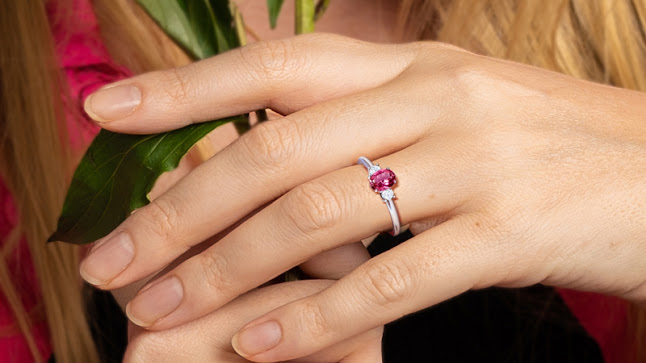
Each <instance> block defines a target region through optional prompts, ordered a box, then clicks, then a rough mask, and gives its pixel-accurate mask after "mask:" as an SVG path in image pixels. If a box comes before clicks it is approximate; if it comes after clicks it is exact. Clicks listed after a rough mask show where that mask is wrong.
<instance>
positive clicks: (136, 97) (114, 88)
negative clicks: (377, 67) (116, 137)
mask: <svg viewBox="0 0 646 363" xmlns="http://www.w3.org/2000/svg"><path fill="white" fill-rule="evenodd" d="M141 99H142V93H141V90H140V89H139V87H137V85H135V84H117V85H110V86H108V87H105V88H101V89H99V90H98V91H96V92H94V93H92V94H91V95H89V96H88V97H87V98H86V99H85V102H84V104H83V109H84V110H85V112H86V113H87V115H88V116H90V118H92V119H93V120H94V121H97V122H99V123H105V122H111V121H116V120H120V119H123V118H125V117H127V116H129V115H130V114H132V113H133V112H134V111H135V110H136V109H137V108H138V107H139V105H140V104H141Z"/></svg>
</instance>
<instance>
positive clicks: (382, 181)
mask: <svg viewBox="0 0 646 363" xmlns="http://www.w3.org/2000/svg"><path fill="white" fill-rule="evenodd" d="M395 181H397V177H396V176H395V173H393V172H392V171H391V170H388V169H381V170H379V171H377V172H375V173H374V174H372V176H371V177H370V187H372V189H375V190H376V191H378V192H383V191H384V190H386V189H388V188H392V187H393V186H394V185H395Z"/></svg>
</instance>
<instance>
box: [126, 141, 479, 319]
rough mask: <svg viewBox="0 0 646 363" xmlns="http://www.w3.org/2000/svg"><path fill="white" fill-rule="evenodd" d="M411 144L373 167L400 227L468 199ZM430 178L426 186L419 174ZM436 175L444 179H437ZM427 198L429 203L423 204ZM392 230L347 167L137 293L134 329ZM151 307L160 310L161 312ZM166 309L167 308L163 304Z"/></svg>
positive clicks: (360, 177)
mask: <svg viewBox="0 0 646 363" xmlns="http://www.w3.org/2000/svg"><path fill="white" fill-rule="evenodd" d="M426 147H427V146H426V145H420V144H416V145H414V146H411V147H409V148H407V149H406V150H404V151H401V152H399V153H396V154H394V155H391V156H389V157H387V158H384V159H383V160H378V162H380V165H383V166H392V168H393V170H394V171H395V172H396V173H398V176H399V181H400V182H399V183H398V184H397V187H396V188H395V189H394V190H395V193H396V195H397V199H396V202H395V203H396V205H397V208H398V209H399V211H400V219H401V221H402V224H406V223H407V222H410V221H413V220H417V219H421V218H424V217H427V216H428V215H429V214H436V213H437V214H444V213H446V212H447V211H451V210H453V209H455V208H456V207H457V205H459V204H460V203H461V202H462V200H463V199H462V198H466V197H468V194H466V193H463V194H462V195H460V193H459V192H456V191H462V190H464V189H465V188H463V187H462V186H461V185H460V184H459V183H458V182H455V183H453V185H451V184H449V183H445V182H443V181H444V180H447V179H448V180H450V179H452V178H450V179H449V178H448V175H450V173H451V172H452V171H450V170H446V168H440V167H439V165H438V164H434V163H435V162H437V161H439V162H440V163H442V162H441V160H443V159H444V158H446V157H448V155H447V156H442V155H441V153H442V152H446V151H444V150H442V151H438V154H436V155H434V156H433V157H429V158H428V159H426V158H424V159H420V158H418V155H420V154H422V155H423V153H422V151H421V150H425V149H426ZM425 169H430V170H438V172H437V173H436V174H435V175H434V178H433V180H429V178H428V177H427V176H426V175H425V173H424V172H421V171H422V170H425ZM441 170H444V171H441ZM431 196H433V202H432V203H425V202H421V203H420V200H421V201H427V200H429V199H431ZM390 228H392V221H391V219H390V215H389V213H388V211H387V208H386V206H385V205H384V203H383V202H382V200H381V198H380V197H379V195H375V193H374V192H373V191H372V190H371V189H370V187H369V183H368V181H367V171H366V170H365V168H363V167H362V166H358V165H357V166H353V167H348V168H344V169H341V170H338V171H336V172H334V173H329V174H326V175H324V176H323V177H320V178H317V179H315V180H313V181H311V182H308V183H305V184H302V185H300V186H298V187H297V188H295V189H293V190H292V191H290V192H288V193H287V194H285V195H284V196H283V197H281V198H280V199H278V200H277V201H275V202H274V203H272V204H271V205H269V206H268V207H266V208H265V209H263V210H262V211H260V212H258V213H257V214H256V215H254V216H253V217H251V218H250V219H249V220H247V221H246V222H245V223H243V224H241V225H240V226H239V227H238V228H236V229H235V230H233V231H232V232H231V233H229V234H228V235H227V236H225V237H224V238H223V239H222V240H220V241H219V242H218V243H217V244H215V245H213V246H212V247H210V248H209V249H208V250H206V251H204V252H203V253H202V254H200V255H199V256H195V257H193V258H191V259H189V260H187V261H185V262H184V263H182V264H181V265H180V266H178V267H177V268H176V269H174V270H173V271H171V272H170V273H168V274H166V276H165V277H162V278H160V280H161V281H164V283H157V284H154V285H152V287H148V288H145V289H144V290H142V291H141V292H140V293H139V294H138V295H137V296H136V297H135V298H134V299H133V300H132V301H131V302H130V303H129V305H128V308H127V313H128V316H129V317H130V319H131V320H132V321H133V322H135V323H136V324H139V325H142V326H146V327H148V328H149V329H167V328H169V327H172V326H175V325H178V324H182V323H184V322H186V321H189V320H191V319H194V318H196V317H199V316H202V315H204V314H206V313H208V312H209V311H212V310H214V309H217V308H218V307H220V306H222V305H224V304H225V303H226V302H228V301H230V300H231V299H233V298H235V297H236V296H238V295H240V294H242V293H243V292H245V291H248V290H250V289H252V288H254V287H256V286H259V285H261V284H262V283H264V282H266V281H268V280H270V279H271V278H273V277H275V276H277V275H279V274H281V273H282V272H284V271H286V270H288V269H289V268H291V267H293V266H296V265H298V264H301V263H303V262H304V261H307V260H308V259H310V258H311V257H313V256H315V255H317V254H319V253H321V252H323V251H327V250H330V249H332V248H334V247H337V246H339V245H343V244H347V243H351V242H352V241H357V240H360V239H361V238H364V237H366V236H369V235H372V234H374V232H376V231H384V230H389V229H390ZM159 301H163V302H165V304H164V305H163V306H160V305H159V304H158V302H159ZM169 302H172V304H171V303H169Z"/></svg>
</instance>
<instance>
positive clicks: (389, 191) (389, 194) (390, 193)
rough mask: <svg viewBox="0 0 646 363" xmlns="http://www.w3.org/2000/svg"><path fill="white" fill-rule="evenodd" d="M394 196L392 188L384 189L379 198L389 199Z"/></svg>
mask: <svg viewBox="0 0 646 363" xmlns="http://www.w3.org/2000/svg"><path fill="white" fill-rule="evenodd" d="M394 197H395V192H393V190H392V189H386V190H384V191H383V192H381V198H382V199H383V200H391V199H393V198H394Z"/></svg>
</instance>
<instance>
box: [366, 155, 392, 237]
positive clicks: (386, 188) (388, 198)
mask: <svg viewBox="0 0 646 363" xmlns="http://www.w3.org/2000/svg"><path fill="white" fill-rule="evenodd" d="M357 163H358V164H361V165H363V166H364V167H365V168H366V169H367V170H368V180H369V181H370V187H371V188H372V190H374V191H375V192H377V193H379V195H380V196H381V200H382V201H383V202H384V203H386V207H387V208H388V213H390V219H391V220H392V221H393V230H392V231H391V232H390V234H392V235H393V236H396V235H398V234H399V232H400V231H401V224H400V222H399V213H397V208H396V207H395V203H394V202H393V199H395V193H394V192H393V190H392V187H393V186H394V184H395V183H397V178H396V177H395V173H393V172H392V171H391V170H390V169H389V168H386V169H382V168H380V167H379V164H376V165H375V164H373V163H372V162H371V161H370V160H368V158H366V157H365V156H361V157H360V158H359V160H357Z"/></svg>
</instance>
